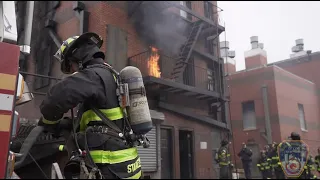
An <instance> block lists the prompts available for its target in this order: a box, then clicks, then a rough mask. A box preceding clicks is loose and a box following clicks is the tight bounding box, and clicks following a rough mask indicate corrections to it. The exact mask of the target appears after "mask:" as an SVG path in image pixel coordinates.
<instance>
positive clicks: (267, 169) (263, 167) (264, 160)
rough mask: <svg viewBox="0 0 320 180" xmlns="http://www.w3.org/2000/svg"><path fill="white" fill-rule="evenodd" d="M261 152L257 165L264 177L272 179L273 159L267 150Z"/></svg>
mask: <svg viewBox="0 0 320 180" xmlns="http://www.w3.org/2000/svg"><path fill="white" fill-rule="evenodd" d="M260 154H261V157H260V159H259V162H258V164H257V166H258V168H259V170H260V172H261V174H262V179H271V177H272V169H271V159H269V158H268V157H267V152H266V151H265V150H262V151H261V152H260Z"/></svg>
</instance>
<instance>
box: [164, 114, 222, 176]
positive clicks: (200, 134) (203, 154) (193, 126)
mask: <svg viewBox="0 0 320 180" xmlns="http://www.w3.org/2000/svg"><path fill="white" fill-rule="evenodd" d="M161 111H162V112H163V113H164V115H165V117H166V120H165V121H164V123H163V124H162V125H163V126H170V127H173V128H174V140H173V141H174V142H173V143H174V147H175V148H174V178H175V179H179V178H180V158H179V153H180V150H179V129H182V130H191V131H193V135H194V140H195V141H194V148H195V149H194V152H195V153H194V167H195V178H196V179H207V178H216V177H217V176H216V174H215V171H214V170H213V164H212V162H213V157H212V142H213V139H212V137H211V131H212V129H211V128H210V127H209V126H207V125H205V124H201V123H196V122H195V121H192V120H190V119H188V118H185V117H182V116H179V115H176V114H174V113H171V112H169V111H164V110H161ZM200 142H207V149H200Z"/></svg>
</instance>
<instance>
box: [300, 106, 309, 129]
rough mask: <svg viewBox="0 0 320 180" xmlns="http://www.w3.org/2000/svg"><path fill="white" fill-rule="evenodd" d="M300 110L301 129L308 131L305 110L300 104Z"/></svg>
mask: <svg viewBox="0 0 320 180" xmlns="http://www.w3.org/2000/svg"><path fill="white" fill-rule="evenodd" d="M298 109H299V121H300V127H301V129H302V130H304V131H306V130H307V123H306V119H305V115H304V108H303V105H302V104H298Z"/></svg>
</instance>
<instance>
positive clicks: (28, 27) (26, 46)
mask: <svg viewBox="0 0 320 180" xmlns="http://www.w3.org/2000/svg"><path fill="white" fill-rule="evenodd" d="M33 12H34V1H27V6H26V16H25V27H24V39H23V42H22V46H20V51H21V52H23V53H24V54H26V55H29V54H30V50H31V48H30V44H31V35H32V22H33Z"/></svg>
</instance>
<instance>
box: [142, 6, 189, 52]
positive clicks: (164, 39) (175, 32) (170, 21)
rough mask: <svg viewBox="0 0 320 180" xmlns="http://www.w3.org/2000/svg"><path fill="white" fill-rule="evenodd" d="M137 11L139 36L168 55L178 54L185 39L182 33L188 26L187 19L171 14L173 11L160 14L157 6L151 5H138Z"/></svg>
mask: <svg viewBox="0 0 320 180" xmlns="http://www.w3.org/2000/svg"><path fill="white" fill-rule="evenodd" d="M137 11H139V12H138V14H139V17H138V18H137V21H138V24H139V25H138V34H139V35H140V37H141V38H143V39H145V40H146V41H147V42H148V43H150V45H155V46H156V47H157V48H160V49H161V50H162V51H165V52H166V53H168V55H169V54H172V55H178V53H179V52H180V48H181V46H182V45H183V44H184V43H185V41H186V40H187V39H186V37H185V35H184V34H185V33H186V30H187V27H188V23H187V21H184V20H183V19H182V18H181V17H179V15H176V16H175V15H173V12H167V13H163V14H160V12H159V7H158V8H157V7H154V6H152V5H148V6H144V7H140V8H139V10H137Z"/></svg>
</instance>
